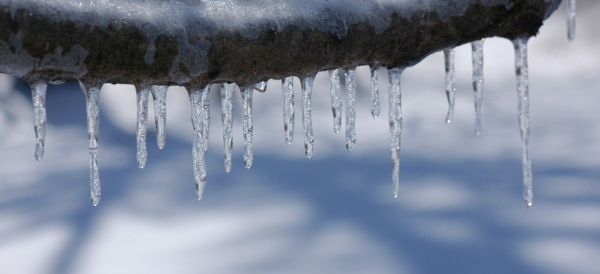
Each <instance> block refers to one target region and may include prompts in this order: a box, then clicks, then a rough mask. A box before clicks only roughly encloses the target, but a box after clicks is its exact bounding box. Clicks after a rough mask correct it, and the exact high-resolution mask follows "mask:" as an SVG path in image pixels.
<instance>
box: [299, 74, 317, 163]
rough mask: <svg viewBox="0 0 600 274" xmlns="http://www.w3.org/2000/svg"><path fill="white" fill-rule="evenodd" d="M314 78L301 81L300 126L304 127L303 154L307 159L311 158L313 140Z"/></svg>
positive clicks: (308, 77) (310, 77) (309, 77)
mask: <svg viewBox="0 0 600 274" xmlns="http://www.w3.org/2000/svg"><path fill="white" fill-rule="evenodd" d="M314 80H315V77H314V76H306V77H305V78H304V79H302V81H301V82H302V125H303V127H304V153H305V155H306V157H307V158H310V157H312V156H313V149H314V146H315V138H314V136H313V130H312V105H311V100H312V99H311V97H312V86H313V82H314Z"/></svg>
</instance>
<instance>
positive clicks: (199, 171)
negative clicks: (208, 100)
mask: <svg viewBox="0 0 600 274" xmlns="http://www.w3.org/2000/svg"><path fill="white" fill-rule="evenodd" d="M202 93H203V92H201V91H200V89H194V90H192V91H191V92H190V93H189V95H190V103H191V106H192V111H191V112H192V128H193V129H194V137H193V141H192V142H193V147H192V157H193V158H192V159H193V165H194V181H195V182H196V198H198V201H199V200H200V199H202V194H203V193H204V187H205V186H206V163H205V160H204V152H205V151H206V146H208V144H207V143H206V142H205V138H204V136H203V130H202V129H203V128H204V127H205V125H204V117H203V116H204V107H203V105H202Z"/></svg>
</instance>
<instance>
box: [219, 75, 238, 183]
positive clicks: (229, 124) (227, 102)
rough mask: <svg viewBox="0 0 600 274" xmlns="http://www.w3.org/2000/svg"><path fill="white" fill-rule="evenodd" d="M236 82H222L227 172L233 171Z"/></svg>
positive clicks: (222, 114)
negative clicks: (234, 93) (234, 91)
mask: <svg viewBox="0 0 600 274" xmlns="http://www.w3.org/2000/svg"><path fill="white" fill-rule="evenodd" d="M234 89H235V84H234V83H225V84H221V117H222V121H223V149H224V152H225V172H229V171H231V155H232V153H233V90H234Z"/></svg>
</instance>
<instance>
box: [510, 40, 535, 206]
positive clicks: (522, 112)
mask: <svg viewBox="0 0 600 274" xmlns="http://www.w3.org/2000/svg"><path fill="white" fill-rule="evenodd" d="M528 39H529V38H517V39H515V40H514V41H513V44H514V46H515V71H516V74H517V94H518V96H519V129H520V132H521V140H522V143H523V154H522V157H523V185H524V189H523V199H524V200H525V203H526V204H527V207H528V208H529V207H531V206H532V205H533V178H532V177H533V176H532V172H531V155H530V153H529V69H528V66H527V40H528Z"/></svg>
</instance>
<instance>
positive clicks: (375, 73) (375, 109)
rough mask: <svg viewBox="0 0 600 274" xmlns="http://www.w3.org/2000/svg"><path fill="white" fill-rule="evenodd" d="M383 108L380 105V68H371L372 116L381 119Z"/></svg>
mask: <svg viewBox="0 0 600 274" xmlns="http://www.w3.org/2000/svg"><path fill="white" fill-rule="evenodd" d="M380 112H381V106H380V105H379V66H372V67H371V115H372V116H373V118H377V117H379V113H380Z"/></svg>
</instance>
